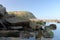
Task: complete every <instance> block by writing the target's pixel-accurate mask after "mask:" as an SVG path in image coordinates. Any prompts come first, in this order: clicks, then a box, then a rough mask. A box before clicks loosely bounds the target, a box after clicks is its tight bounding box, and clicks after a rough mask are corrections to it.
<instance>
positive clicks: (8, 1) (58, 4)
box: [0, 0, 60, 19]
mask: <svg viewBox="0 0 60 40" xmlns="http://www.w3.org/2000/svg"><path fill="white" fill-rule="evenodd" d="M0 4H2V5H3V6H4V7H6V10H7V11H29V12H32V13H33V14H34V15H35V16H36V17H37V18H38V19H60V0H0Z"/></svg>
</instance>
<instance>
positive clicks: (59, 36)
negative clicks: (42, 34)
mask: <svg viewBox="0 0 60 40" xmlns="http://www.w3.org/2000/svg"><path fill="white" fill-rule="evenodd" d="M49 24H51V23H50V22H49V23H47V24H46V25H49ZM53 24H56V25H57V29H56V30H53V32H54V38H52V39H51V38H48V39H47V38H42V40H60V23H53ZM0 40H36V39H35V35H34V37H30V38H29V39H27V38H20V37H19V38H14V37H8V38H5V37H0Z"/></svg>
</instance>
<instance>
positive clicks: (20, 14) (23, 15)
mask: <svg viewBox="0 0 60 40" xmlns="http://www.w3.org/2000/svg"><path fill="white" fill-rule="evenodd" d="M8 14H12V15H15V16H17V17H20V18H21V19H32V18H36V17H35V16H34V15H33V14H32V13H31V12H26V11H14V12H8Z"/></svg>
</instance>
